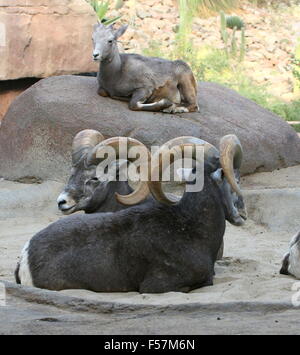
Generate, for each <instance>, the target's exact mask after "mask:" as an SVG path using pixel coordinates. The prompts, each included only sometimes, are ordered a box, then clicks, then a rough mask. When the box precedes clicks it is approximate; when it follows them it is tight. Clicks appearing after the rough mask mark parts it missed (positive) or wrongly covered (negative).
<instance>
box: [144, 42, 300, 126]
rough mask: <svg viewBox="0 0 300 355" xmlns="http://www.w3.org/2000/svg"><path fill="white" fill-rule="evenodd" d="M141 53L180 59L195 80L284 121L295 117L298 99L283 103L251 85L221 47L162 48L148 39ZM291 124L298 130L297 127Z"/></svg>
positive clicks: (236, 63)
mask: <svg viewBox="0 0 300 355" xmlns="http://www.w3.org/2000/svg"><path fill="white" fill-rule="evenodd" d="M182 48H185V51H183V50H182ZM144 54H145V55H148V56H154V57H163V58H166V59H171V60H174V59H178V58H180V59H182V60H184V61H186V62H187V63H188V64H189V65H190V66H191V68H192V70H193V72H194V74H195V76H196V78H197V80H199V81H209V82H215V83H219V84H221V85H224V86H227V87H229V88H231V89H234V90H236V91H237V92H238V93H239V94H241V95H242V96H244V97H246V98H248V99H250V100H252V101H254V102H256V103H257V104H259V105H261V106H263V107H265V108H266V109H268V110H270V111H272V112H274V113H275V114H277V115H279V116H281V117H282V118H283V119H285V120H287V121H298V120H299V112H300V100H299V101H293V102H291V103H286V102H283V101H280V100H279V99H278V98H276V97H274V96H272V95H270V94H269V93H268V91H267V89H268V88H267V86H266V85H265V86H264V85H257V84H255V83H254V82H253V80H252V79H250V78H249V77H248V76H246V75H245V73H244V70H243V63H240V62H239V61H237V60H234V59H233V58H229V57H228V56H227V55H226V52H225V51H224V50H221V49H215V48H213V47H201V48H195V46H193V43H192V42H191V41H188V42H187V43H185V44H184V45H182V44H180V43H176V46H175V47H174V48H173V49H172V50H169V49H168V50H165V49H164V47H162V46H161V44H160V43H158V42H151V43H150V45H149V48H148V49H147V50H145V51H144ZM293 127H294V128H295V129H296V130H299V127H297V126H293Z"/></svg>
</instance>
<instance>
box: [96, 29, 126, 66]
mask: <svg viewBox="0 0 300 355" xmlns="http://www.w3.org/2000/svg"><path fill="white" fill-rule="evenodd" d="M127 27H128V26H127V25H125V26H122V27H120V28H119V29H118V30H114V28H113V26H112V25H111V26H105V25H103V24H102V23H100V24H97V25H95V26H94V32H93V42H94V50H93V60H95V61H100V62H102V61H106V60H111V59H112V54H113V52H114V50H115V49H116V47H117V40H118V38H119V37H121V36H122V34H123V33H124V32H125V31H126V29H127Z"/></svg>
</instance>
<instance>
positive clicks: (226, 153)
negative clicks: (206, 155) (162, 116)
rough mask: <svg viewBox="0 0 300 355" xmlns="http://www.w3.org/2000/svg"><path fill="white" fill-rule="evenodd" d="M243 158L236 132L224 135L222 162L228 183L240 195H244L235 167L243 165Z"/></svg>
mask: <svg viewBox="0 0 300 355" xmlns="http://www.w3.org/2000/svg"><path fill="white" fill-rule="evenodd" d="M242 160H243V149H242V145H241V143H240V141H239V139H238V138H237V136H235V135H234V134H229V135H227V136H224V137H223V138H222V139H221V141H220V162H221V166H222V169H223V172H224V175H225V177H226V179H227V181H228V183H229V184H230V186H231V187H232V190H233V191H234V192H236V193H237V194H238V195H239V196H242V192H241V190H240V187H239V186H238V184H237V182H236V179H235V174H234V169H239V168H240V167H241V165H242Z"/></svg>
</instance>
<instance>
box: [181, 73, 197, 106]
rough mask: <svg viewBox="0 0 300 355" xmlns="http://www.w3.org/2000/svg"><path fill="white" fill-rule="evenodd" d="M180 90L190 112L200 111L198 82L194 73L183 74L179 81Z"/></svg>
mask: <svg viewBox="0 0 300 355" xmlns="http://www.w3.org/2000/svg"><path fill="white" fill-rule="evenodd" d="M179 90H180V93H181V96H182V99H183V101H184V102H185V106H186V107H187V109H188V110H189V112H198V111H199V107H198V104H197V83H196V80H195V78H194V75H193V73H186V74H184V75H182V78H181V80H180V82H179Z"/></svg>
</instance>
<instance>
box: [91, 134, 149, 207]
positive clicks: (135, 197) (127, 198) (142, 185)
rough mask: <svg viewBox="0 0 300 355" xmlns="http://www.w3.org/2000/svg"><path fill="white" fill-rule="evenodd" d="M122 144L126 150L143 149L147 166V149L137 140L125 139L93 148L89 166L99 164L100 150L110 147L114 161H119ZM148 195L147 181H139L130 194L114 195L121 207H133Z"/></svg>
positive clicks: (116, 138)
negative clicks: (112, 150)
mask: <svg viewBox="0 0 300 355" xmlns="http://www.w3.org/2000/svg"><path fill="white" fill-rule="evenodd" d="M122 143H123V144H127V149H128V150H129V148H130V147H133V146H140V147H142V148H143V149H145V151H146V152H147V155H148V161H147V164H149V163H150V161H151V155H150V152H149V150H148V149H147V147H146V146H145V145H144V144H143V143H141V142H140V141H138V140H137V139H134V138H127V137H113V138H109V139H106V140H105V141H102V142H101V143H99V144H98V145H97V146H96V147H94V149H93V150H92V151H90V153H89V154H88V163H89V164H100V163H101V161H102V160H103V159H104V158H98V157H99V156H100V152H101V148H103V149H104V148H105V147H106V146H110V147H112V148H114V150H115V152H116V159H119V153H120V152H119V149H120V146H121V144H122ZM127 159H128V161H132V160H134V159H131V158H128V157H127ZM149 193H150V191H149V188H148V183H147V181H140V182H139V184H138V186H137V187H136V189H135V190H134V191H133V192H132V193H131V194H129V195H120V194H118V193H116V199H117V201H118V202H120V203H122V204H123V205H127V206H131V205H135V204H137V203H140V202H142V201H143V200H145V199H146V198H147V197H148V195H149Z"/></svg>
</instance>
